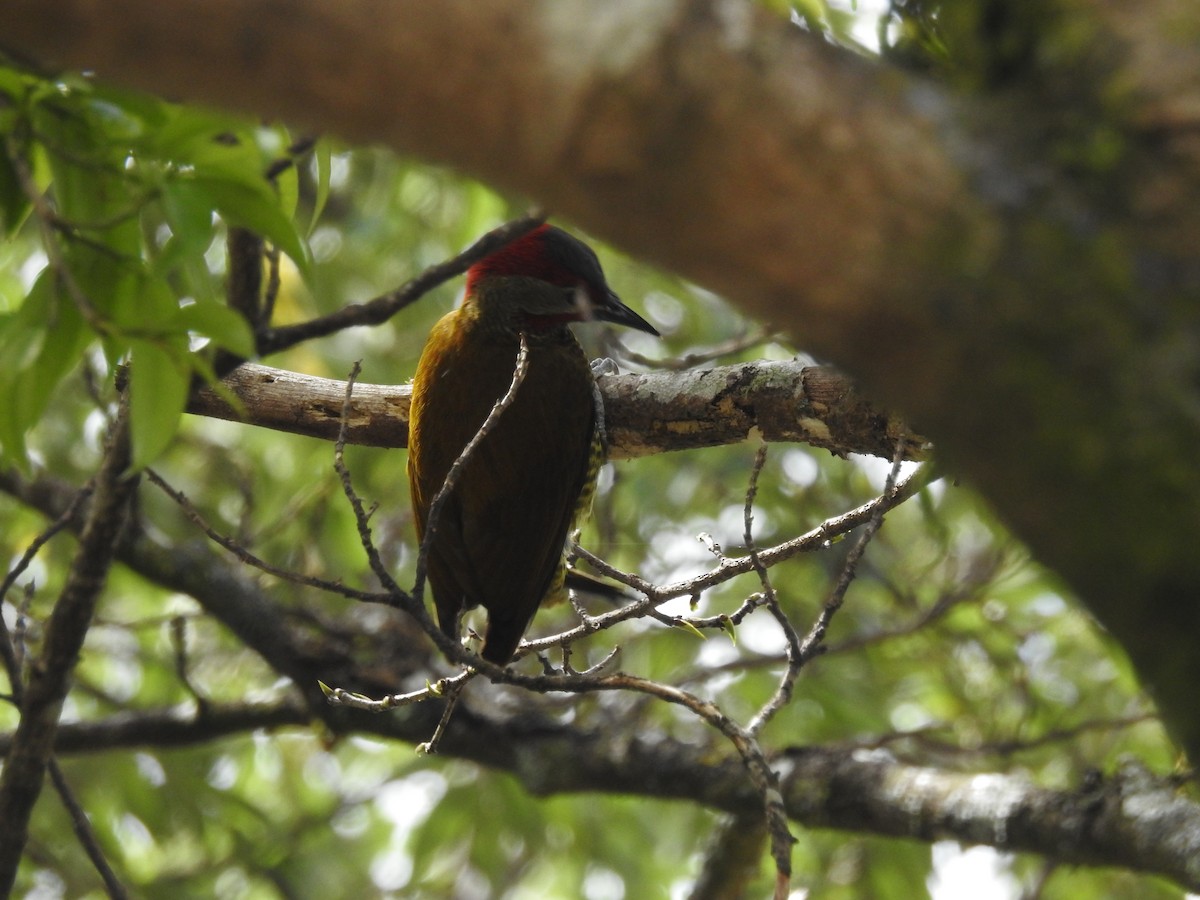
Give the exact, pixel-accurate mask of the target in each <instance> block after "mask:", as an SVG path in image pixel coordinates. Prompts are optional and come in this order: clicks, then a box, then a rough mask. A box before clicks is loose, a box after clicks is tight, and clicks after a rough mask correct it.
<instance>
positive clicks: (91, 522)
mask: <svg viewBox="0 0 1200 900" xmlns="http://www.w3.org/2000/svg"><path fill="white" fill-rule="evenodd" d="M129 452H130V445H129V410H128V404H127V403H125V402H122V403H121V406H120V409H119V411H118V414H117V420H116V422H115V424H114V427H113V433H112V435H111V437H110V442H109V445H108V447H107V449H106V452H105V455H104V460H103V462H102V463H101V466H100V469H99V471H98V473H97V475H96V479H95V488H94V493H93V497H92V503H91V507H90V509H89V510H88V513H87V520H86V522H85V523H84V526H83V532H82V534H81V535H80V539H79V548H78V550H77V551H76V553H75V557H74V560H73V561H72V563H71V569H70V572H69V574H68V576H67V580H66V584H65V585H64V586H63V589H62V592H61V593H60V594H59V596H58V600H57V601H56V602H55V604H54V609H53V611H52V612H51V614H50V618H49V620H48V621H47V624H46V629H45V638H44V640H43V643H42V649H41V654H40V658H39V660H38V663H37V665H35V666H34V667H33V668H32V670H31V677H30V680H29V683H28V685H27V686H26V688H25V691H24V696H23V698H22V703H21V719H20V721H19V723H18V725H17V731H16V734H15V735H14V736H13V742H12V746H11V748H10V750H9V753H8V757H7V759H6V760H5V764H4V768H3V769H2V770H0V895H7V894H8V893H9V892H11V890H12V886H13V882H14V880H15V879H16V874H17V866H18V864H19V862H20V859H21V854H22V852H23V851H24V848H25V843H26V840H27V838H28V829H29V817H30V814H31V813H32V811H33V806H34V804H35V803H36V802H37V798H38V795H39V794H40V793H41V788H42V783H43V780H44V777H45V773H46V769H47V767H48V766H49V764H50V759H51V748H52V746H53V742H54V735H55V732H56V731H57V728H58V719H59V713H60V712H61V709H62V703H63V700H64V699H65V698H66V694H67V690H68V687H69V685H70V676H71V673H72V671H73V670H74V667H75V663H76V661H77V660H78V658H79V651H80V648H81V647H82V646H83V640H84V636H85V635H86V634H87V630H88V627H89V625H90V624H91V621H92V616H93V614H94V612H95V608H96V602H97V600H98V599H99V595H100V591H101V590H102V588H103V586H104V584H105V581H106V579H107V576H108V571H109V568H110V566H111V565H112V561H113V558H114V555H115V553H116V548H117V544H118V541H119V538H120V535H121V531H122V529H123V527H124V524H125V520H126V517H127V513H128V507H129V501H130V498H131V497H132V496H133V492H134V487H135V485H136V483H137V481H136V479H135V478H133V477H131V476H129V475H128V474H127V473H126V471H125V470H126V468H127V467H128V465H129ZM89 852H91V851H89Z"/></svg>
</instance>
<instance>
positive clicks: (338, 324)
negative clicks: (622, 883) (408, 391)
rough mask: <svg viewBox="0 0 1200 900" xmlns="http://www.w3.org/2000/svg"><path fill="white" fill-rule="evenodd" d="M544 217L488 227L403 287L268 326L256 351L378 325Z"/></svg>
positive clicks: (530, 216)
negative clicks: (322, 313)
mask: <svg viewBox="0 0 1200 900" xmlns="http://www.w3.org/2000/svg"><path fill="white" fill-rule="evenodd" d="M544 221H546V216H545V214H544V213H542V212H539V211H532V212H530V213H528V214H527V215H525V216H522V217H521V218H519V219H514V220H513V221H511V222H507V223H505V224H504V225H501V226H500V227H499V228H495V229H493V230H492V231H489V232H488V233H487V234H485V235H484V236H483V237H481V238H480V239H479V240H477V241H476V242H475V243H474V244H472V245H471V246H470V247H468V248H467V249H466V250H464V251H463V252H462V253H460V254H458V256H455V257H454V258H452V259H448V260H446V261H445V262H442V263H438V264H437V265H436V266H430V267H429V268H428V269H426V270H425V271H424V272H422V273H421V274H420V275H418V276H417V277H416V278H414V279H412V280H411V281H409V282H408V283H407V284H405V285H404V286H403V287H401V288H399V289H397V290H394V291H389V292H388V293H386V294H382V295H380V296H378V297H376V298H375V299H373V300H368V301H367V302H365V303H352V304H350V305H349V306H343V307H342V308H341V309H339V310H337V311H336V312H332V313H330V314H329V315H326V316H321V317H319V318H316V319H310V320H309V321H307V322H300V323H299V324H296V325H284V326H281V327H279V328H270V329H267V330H265V331H263V332H262V333H261V334H260V335H259V336H258V352H259V354H260V355H261V356H266V355H267V354H269V353H278V352H279V351H280V350H286V349H287V348H288V347H292V346H294V345H296V344H299V343H301V342H303V341H307V340H311V339H313V338H318V337H325V336H326V335H330V334H334V333H335V332H338V331H342V330H344V329H346V328H353V327H354V326H356V325H379V324H381V323H383V322H386V321H387V320H388V319H390V318H391V317H392V316H394V315H395V314H396V313H397V312H399V311H400V310H402V309H404V308H405V307H406V306H408V305H410V304H412V303H414V302H415V301H417V300H419V299H420V298H421V297H423V296H424V295H425V294H427V293H429V291H431V290H433V289H434V288H435V287H437V286H438V285H440V284H443V283H444V282H446V281H449V280H450V279H451V278H454V277H455V276H456V275H461V274H462V273H463V272H465V271H467V269H469V268H470V267H471V266H472V265H474V264H475V263H476V262H478V261H479V260H481V259H483V258H484V257H485V256H487V255H488V254H490V253H493V252H495V251H496V250H499V249H500V248H501V247H503V246H504V245H505V244H508V243H510V242H511V241H514V240H516V239H517V238H519V237H520V236H521V235H523V234H527V233H529V232H530V231H532V230H533V229H534V228H536V227H537V226H538V225H540V224H542V222H544Z"/></svg>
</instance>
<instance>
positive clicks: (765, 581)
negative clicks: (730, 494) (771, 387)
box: [743, 444, 803, 736]
mask: <svg viewBox="0 0 1200 900" xmlns="http://www.w3.org/2000/svg"><path fill="white" fill-rule="evenodd" d="M766 461H767V445H766V444H763V445H762V446H761V447H759V448H758V453H757V454H755V457H754V468H753V469H751V471H750V485H749V487H748V488H747V489H746V508H745V511H744V513H743V519H744V523H745V538H746V549H747V550H748V551H749V557H750V562H751V564H752V565H753V566H754V569H755V571H756V572H757V573H758V579H759V582H760V583H761V584H762V589H763V599H764V603H763V605H764V606H766V608H767V610H768V611H769V612H770V613H771V616H772V618H774V619H775V621H776V622H777V623H778V624H779V628H780V630H781V631H782V632H783V637H784V640H785V641H786V642H787V668H785V669H784V671H783V675H782V676H781V677H780V679H779V686H778V687H777V688H776V689H775V693H774V694H773V695H772V696H771V699H770V700H768V701H767V702H766V703H765V704H764V705H763V707H762V709H760V710H759V711H758V714H757V715H756V716H755V717H754V718H753V719H751V720H750V722H749V724H747V725H746V730H747V731H748V732H749V733H750V734H753V735H755V736H757V735H758V734H759V733H761V732H762V730H763V727H764V726H765V725H766V724H767V723H768V722H770V721H771V719H773V718H774V717H775V714H776V713H778V712H779V711H780V710H781V709H783V708H784V707H785V706H787V705H788V703H790V702H791V699H792V691H793V689H794V688H795V686H796V679H797V678H798V677H799V675H800V667H801V665H803V663H802V662H801V656H800V636H799V635H798V634H796V629H795V627H794V626H793V625H792V622H791V620H790V619H789V618H788V617H787V613H785V612H784V611H783V607H781V606H780V605H779V597H778V596H777V595H776V594H775V587H774V585H772V584H771V576H770V574H769V573H768V571H767V567H766V566H765V565H763V562H762V560H761V559H760V558H759V555H758V548H757V547H756V546H755V544H754V532H753V525H754V498H755V496H756V495H757V493H758V476H759V474H760V473H761V472H762V468H763V465H764V464H765V463H766Z"/></svg>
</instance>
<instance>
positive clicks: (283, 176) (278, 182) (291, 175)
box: [275, 165, 300, 219]
mask: <svg viewBox="0 0 1200 900" xmlns="http://www.w3.org/2000/svg"><path fill="white" fill-rule="evenodd" d="M275 188H276V190H278V192H279V208H280V209H281V210H282V211H283V214H284V215H285V216H287V217H288V219H292V218H293V217H294V216H295V215H296V205H297V204H298V203H299V202H300V174H299V172H297V170H296V167H295V166H294V165H292V166H288V167H287V168H286V169H284V170H283V171H282V172H280V173H279V174H278V175H277V176H275Z"/></svg>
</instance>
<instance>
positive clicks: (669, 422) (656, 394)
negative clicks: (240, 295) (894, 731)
mask: <svg viewBox="0 0 1200 900" xmlns="http://www.w3.org/2000/svg"><path fill="white" fill-rule="evenodd" d="M223 383H224V385H225V387H227V388H228V389H229V390H230V391H231V392H232V393H233V395H234V396H235V397H236V398H237V399H238V400H239V401H240V403H241V404H242V407H243V409H242V410H240V411H239V410H237V409H234V408H233V407H232V406H230V405H229V403H228V402H226V400H225V399H223V398H222V397H221V396H220V395H219V394H218V393H217V392H216V391H213V390H212V389H210V388H204V389H202V390H200V391H197V392H196V394H195V395H194V396H193V397H192V399H191V401H190V403H189V405H188V412H191V413H194V414H196V415H201V416H211V417H213V418H219V419H232V420H234V421H243V422H247V423H248V424H251V425H259V426H262V427H265V428H273V429H276V430H278V431H288V432H292V433H294V434H304V435H309V436H311V437H319V438H323V439H325V440H330V441H332V440H334V439H335V438H336V437H337V436H338V431H339V427H340V425H341V416H342V403H343V401H344V400H345V396H346V383H345V382H344V381H336V380H333V379H329V378H317V377H315V376H311V375H301V374H298V373H296V372H287V371H284V370H282V369H272V368H269V367H267V366H260V365H253V364H246V365H243V366H240V367H239V368H237V369H236V370H234V371H233V372H232V373H230V374H229V375H228V376H226V378H225V379H224V382H223ZM599 384H600V390H601V394H602V395H603V397H604V401H605V424H606V426H607V429H608V438H609V451H610V452H609V456H610V458H612V459H629V458H633V457H638V456H646V455H649V454H652V453H664V452H667V451H669V450H690V449H697V448H700V447H713V446H718V445H721V444H732V443H738V442H741V441H744V440H746V438H747V437H749V436H750V435H752V434H758V435H759V436H761V437H762V438H763V439H764V440H767V441H794V442H800V443H805V444H809V445H811V446H814V447H820V448H823V449H826V450H828V451H829V452H830V453H833V454H835V455H838V456H844V455H846V454H848V453H866V454H871V455H874V456H881V457H884V458H887V459H891V458H892V455H893V454H894V452H895V449H896V444H897V442H898V440H899V438H900V437H901V435H903V434H907V432H906V431H905V426H904V425H903V423H901V422H900V421H899V420H898V419H896V417H894V416H891V415H889V414H887V413H885V412H882V411H881V410H879V409H878V408H877V407H875V406H873V405H871V404H870V403H869V402H868V401H867V400H866V399H865V398H864V397H863V396H862V395H861V394H860V393H859V392H858V390H857V389H856V388H855V386H854V383H853V382H852V381H851V380H850V379H849V378H847V377H846V376H844V375H842V374H840V373H839V372H837V371H836V370H835V369H833V368H831V367H828V366H803V365H801V364H800V363H797V362H757V363H743V364H740V365H736V366H715V367H713V368H707V369H696V370H693V371H688V372H650V373H646V374H636V375H635V374H628V375H613V376H605V377H602V378H600V379H599ZM411 396H412V388H411V386H410V385H406V384H405V385H380V384H363V383H361V382H355V385H354V396H353V398H352V399H351V403H350V415H349V418H348V420H347V423H346V441H347V443H351V444H362V445H366V446H371V447H407V446H408V405H409V400H410V398H411ZM905 446H906V453H907V455H906V457H905V458H906V459H923V458H925V457H926V456H927V455H928V451H929V448H928V446H927V445H926V444H925V442H924V441H923V440H922V439H921V438H919V437H914V438H911V439H910V440H909V441H908V442H907V443H906V445H905Z"/></svg>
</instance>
